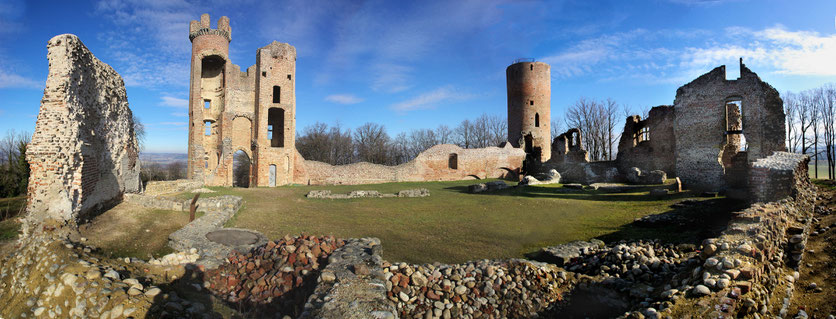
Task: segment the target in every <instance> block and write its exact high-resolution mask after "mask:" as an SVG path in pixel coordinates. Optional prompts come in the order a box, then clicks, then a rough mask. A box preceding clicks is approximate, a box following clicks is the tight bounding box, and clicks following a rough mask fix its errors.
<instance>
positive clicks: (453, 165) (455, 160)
mask: <svg viewBox="0 0 836 319" xmlns="http://www.w3.org/2000/svg"><path fill="white" fill-rule="evenodd" d="M447 167H448V168H450V169H459V154H456V153H450V156H449V157H448V158H447Z"/></svg>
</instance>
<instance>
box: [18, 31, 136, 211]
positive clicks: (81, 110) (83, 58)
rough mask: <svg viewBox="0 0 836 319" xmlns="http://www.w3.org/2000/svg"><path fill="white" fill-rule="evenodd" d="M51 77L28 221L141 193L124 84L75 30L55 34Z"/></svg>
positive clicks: (34, 145) (36, 138) (36, 145)
mask: <svg viewBox="0 0 836 319" xmlns="http://www.w3.org/2000/svg"><path fill="white" fill-rule="evenodd" d="M47 49H48V51H49V53H48V54H47V58H48V60H49V76H48V77H47V81H46V88H45V89H44V97H43V100H42V101H41V108H40V112H39V113H38V121H37V124H36V127H35V133H34V135H33V136H32V142H31V143H30V144H29V148H28V150H27V152H26V159H27V161H28V162H29V165H30V167H31V173H30V175H29V189H28V191H27V196H28V202H27V212H28V214H27V217H26V218H27V221H28V222H29V223H27V224H37V223H41V222H43V221H44V220H46V219H53V220H56V221H57V222H59V223H60V224H64V223H75V222H76V221H77V220H78V219H80V218H82V217H85V215H88V214H89V213H91V212H96V211H99V210H101V209H104V208H107V207H108V206H111V205H113V204H115V203H118V202H119V201H121V198H122V194H124V193H131V192H139V191H140V190H141V182H140V179H139V161H138V146H137V140H136V137H135V136H134V127H133V115H132V113H131V110H130V108H128V98H127V95H126V94H125V83H124V81H123V80H122V77H121V76H119V74H118V73H116V71H114V70H113V68H111V67H110V66H109V65H107V64H105V63H104V62H102V61H100V60H99V59H97V58H96V57H95V56H93V53H91V52H90V51H89V50H88V49H87V47H85V46H84V44H83V43H81V41H80V40H79V39H78V37H76V36H75V35H72V34H63V35H59V36H56V37H54V38H52V39H51V40H49V43H48V44H47Z"/></svg>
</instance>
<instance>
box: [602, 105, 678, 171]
mask: <svg viewBox="0 0 836 319" xmlns="http://www.w3.org/2000/svg"><path fill="white" fill-rule="evenodd" d="M673 124H674V107H673V106H670V105H661V106H656V107H653V108H652V109H650V113H649V115H648V117H647V118H646V119H644V120H642V119H641V117H640V116H638V115H633V116H630V117H628V118H627V121H626V122H625V123H624V131H623V133H621V139H620V140H619V142H618V156H617V158H616V163H617V165H618V170H619V171H620V172H627V170H628V169H630V168H631V167H638V168H639V169H641V170H642V171H646V172H650V171H655V170H661V171H664V172H665V173H667V174H668V175H673V174H674V173H675V170H676V166H675V165H674V164H675V163H676V156H675V152H674V151H675V148H676V138H675V136H674V130H673Z"/></svg>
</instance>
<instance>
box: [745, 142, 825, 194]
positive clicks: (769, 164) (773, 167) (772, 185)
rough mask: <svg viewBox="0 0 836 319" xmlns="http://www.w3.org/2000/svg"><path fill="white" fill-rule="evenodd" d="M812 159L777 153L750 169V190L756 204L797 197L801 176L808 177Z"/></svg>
mask: <svg viewBox="0 0 836 319" xmlns="http://www.w3.org/2000/svg"><path fill="white" fill-rule="evenodd" d="M809 163H810V158H809V157H808V156H807V155H803V154H794V153H787V152H775V153H774V154H773V155H772V156H769V157H767V158H762V159H759V160H757V161H755V162H754V163H752V167H751V168H750V169H749V189H750V192H751V196H752V201H754V202H771V201H775V200H779V199H782V198H786V197H790V196H795V195H797V192H798V191H799V190H798V183H799V181H798V179H799V176H806V175H807V167H808V165H809Z"/></svg>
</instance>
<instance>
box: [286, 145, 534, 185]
mask: <svg viewBox="0 0 836 319" xmlns="http://www.w3.org/2000/svg"><path fill="white" fill-rule="evenodd" d="M451 158H454V160H452V159H451ZM524 158H525V152H524V151H523V150H522V149H519V148H513V147H511V146H510V145H506V146H505V147H504V148H499V147H487V148H478V149H463V148H461V147H458V146H456V145H450V144H441V145H436V146H433V147H432V148H430V149H428V150H426V151H424V152H422V153H421V154H418V156H417V157H416V158H415V159H414V160H412V161H409V162H407V163H404V164H401V165H397V166H386V165H379V164H371V163H365V162H364V163H355V164H348V165H330V164H326V163H322V162H316V161H304V164H303V165H304V169H305V171H304V172H303V174H300V175H299V176H298V178H299V180H297V183H301V184H309V185H324V184H348V185H354V184H375V183H388V182H408V181H409V182H416V181H455V180H462V179H467V178H479V179H484V178H519V177H518V175H519V173H520V169H521V165H522V162H523V159H524ZM453 162H455V163H453Z"/></svg>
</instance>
